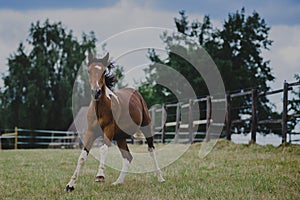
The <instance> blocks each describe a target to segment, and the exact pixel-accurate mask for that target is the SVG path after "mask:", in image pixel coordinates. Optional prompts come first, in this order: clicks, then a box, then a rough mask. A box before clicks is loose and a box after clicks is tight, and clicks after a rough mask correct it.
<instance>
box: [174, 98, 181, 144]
mask: <svg viewBox="0 0 300 200" xmlns="http://www.w3.org/2000/svg"><path fill="white" fill-rule="evenodd" d="M180 107H181V104H180V103H179V102H178V103H177V106H176V127H175V143H177V142H178V137H179V127H180Z"/></svg>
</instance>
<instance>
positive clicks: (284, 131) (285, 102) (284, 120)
mask: <svg viewBox="0 0 300 200" xmlns="http://www.w3.org/2000/svg"><path fill="white" fill-rule="evenodd" d="M288 88H289V85H288V83H287V82H286V81H284V86H283V110H282V143H285V142H286V134H287V112H288V111H287V107H288Z"/></svg>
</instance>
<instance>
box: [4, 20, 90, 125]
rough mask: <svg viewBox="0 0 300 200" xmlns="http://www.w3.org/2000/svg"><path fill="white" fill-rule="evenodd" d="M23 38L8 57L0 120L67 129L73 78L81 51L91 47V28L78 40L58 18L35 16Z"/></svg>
mask: <svg viewBox="0 0 300 200" xmlns="http://www.w3.org/2000/svg"><path fill="white" fill-rule="evenodd" d="M26 42H27V43H28V46H27V47H26V48H25V46H24V44H23V43H20V45H19V47H18V49H17V50H16V52H15V53H13V54H12V55H10V57H9V58H8V67H9V69H8V75H6V76H5V77H4V78H3V80H4V88H3V91H2V94H1V100H0V101H1V106H2V111H3V112H5V114H3V113H1V116H0V117H1V121H2V123H3V124H2V126H4V127H6V128H11V127H14V126H19V127H26V128H31V129H62V130H63V129H66V128H67V127H68V125H69V124H70V123H71V121H72V110H71V106H72V89H73V84H74V81H75V78H76V74H77V71H78V69H79V68H80V66H81V65H82V63H83V61H84V60H85V52H86V51H88V50H92V49H94V48H95V42H96V39H95V36H94V33H93V32H91V33H90V34H89V35H87V34H85V33H83V35H82V38H81V41H80V42H79V41H77V39H76V38H75V37H74V36H73V32H72V31H67V30H66V28H65V27H64V26H63V25H62V23H61V22H58V23H50V22H49V20H46V21H45V22H44V23H43V24H41V23H40V22H39V21H37V22H36V23H35V24H31V27H30V29H29V37H28V39H27V40H26ZM26 49H29V51H28V52H27V51H26Z"/></svg>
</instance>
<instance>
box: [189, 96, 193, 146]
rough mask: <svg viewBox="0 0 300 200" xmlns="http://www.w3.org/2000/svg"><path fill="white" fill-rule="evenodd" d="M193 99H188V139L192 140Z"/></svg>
mask: <svg viewBox="0 0 300 200" xmlns="http://www.w3.org/2000/svg"><path fill="white" fill-rule="evenodd" d="M193 120H194V119H193V99H189V141H190V143H192V142H193V137H194V131H193Z"/></svg>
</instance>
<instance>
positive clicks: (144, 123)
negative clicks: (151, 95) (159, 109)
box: [136, 91, 151, 127]
mask: <svg viewBox="0 0 300 200" xmlns="http://www.w3.org/2000/svg"><path fill="white" fill-rule="evenodd" d="M136 93H137V95H138V96H139V98H140V101H141V104H142V114H143V116H142V124H141V126H142V127H143V126H149V125H150V126H151V117H150V113H149V110H148V106H147V103H146V101H145V99H144V98H143V96H142V95H141V94H140V93H139V92H138V91H136Z"/></svg>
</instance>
